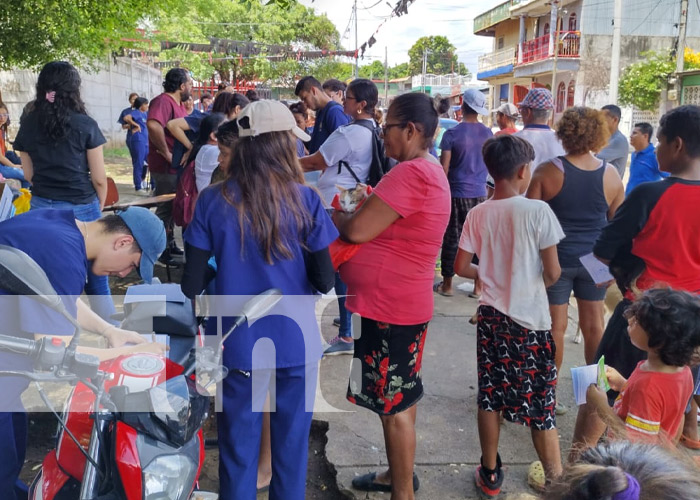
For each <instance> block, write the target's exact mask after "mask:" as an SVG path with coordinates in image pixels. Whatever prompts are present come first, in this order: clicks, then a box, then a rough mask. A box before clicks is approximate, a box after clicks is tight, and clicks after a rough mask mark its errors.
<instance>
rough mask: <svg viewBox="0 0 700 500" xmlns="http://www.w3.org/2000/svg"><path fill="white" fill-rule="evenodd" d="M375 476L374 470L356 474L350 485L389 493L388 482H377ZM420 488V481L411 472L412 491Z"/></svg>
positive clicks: (365, 489) (364, 489)
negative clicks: (361, 474)
mask: <svg viewBox="0 0 700 500" xmlns="http://www.w3.org/2000/svg"><path fill="white" fill-rule="evenodd" d="M376 478H377V473H376V472H370V473H369V474H365V475H363V476H358V477H356V478H354V479H353V480H352V487H353V488H355V489H356V490H360V491H383V492H385V493H391V485H390V484H381V483H377V482H375V481H374V480H375V479H376ZM418 488H420V481H418V476H417V475H416V473H415V472H414V473H413V491H418Z"/></svg>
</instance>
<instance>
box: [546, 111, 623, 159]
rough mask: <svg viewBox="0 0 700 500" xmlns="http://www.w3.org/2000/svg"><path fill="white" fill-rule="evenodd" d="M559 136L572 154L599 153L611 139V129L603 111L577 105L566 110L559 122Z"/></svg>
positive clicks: (567, 150)
mask: <svg viewBox="0 0 700 500" xmlns="http://www.w3.org/2000/svg"><path fill="white" fill-rule="evenodd" d="M557 137H559V140H560V141H561V145H562V146H564V150H565V151H566V152H567V153H568V154H571V155H580V154H584V153H588V152H590V151H592V152H594V153H597V152H598V151H600V150H601V149H603V148H604V147H605V146H606V145H607V144H608V140H609V139H610V129H609V128H608V125H607V123H606V121H605V118H604V114H603V112H602V111H598V110H597V109H593V108H586V107H583V106H575V107H573V108H569V109H567V110H566V111H564V114H563V115H562V117H561V119H560V120H559V123H558V124H557Z"/></svg>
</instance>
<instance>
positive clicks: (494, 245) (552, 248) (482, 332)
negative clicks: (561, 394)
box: [455, 135, 564, 498]
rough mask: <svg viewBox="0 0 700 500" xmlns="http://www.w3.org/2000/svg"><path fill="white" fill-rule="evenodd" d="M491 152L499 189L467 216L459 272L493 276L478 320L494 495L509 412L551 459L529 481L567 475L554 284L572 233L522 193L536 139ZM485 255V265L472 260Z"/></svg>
mask: <svg viewBox="0 0 700 500" xmlns="http://www.w3.org/2000/svg"><path fill="white" fill-rule="evenodd" d="M483 154H484V162H485V163H486V166H487V168H488V171H489V174H491V176H492V177H493V178H494V180H495V183H496V186H495V192H494V196H493V198H491V199H490V200H488V201H486V202H484V203H482V204H481V205H479V206H477V207H475V208H474V209H472V210H471V211H470V212H469V214H468V215H467V220H466V222H465V223H464V228H463V230H462V237H461V240H460V243H459V252H458V254H457V258H456V259H455V270H456V271H457V274H458V275H460V276H463V277H465V278H471V279H475V278H477V277H478V278H480V279H481V280H482V283H483V292H482V296H481V300H480V306H479V310H478V323H477V365H478V372H479V394H478V403H479V410H478V425H479V440H480V443H481V466H480V467H478V468H477V470H476V475H475V482H476V486H477V488H478V490H479V491H480V492H481V494H482V495H483V496H486V497H488V498H493V497H495V496H497V495H498V494H499V493H500V490H501V485H502V484H503V469H502V468H501V458H500V456H499V454H498V437H499V432H500V416H501V414H502V415H503V417H504V418H505V419H506V420H509V421H511V422H516V423H519V424H522V425H525V426H527V427H529V428H530V429H531V432H532V442H533V443H534V445H535V450H536V451H537V455H538V456H539V458H540V461H541V465H539V466H536V467H531V473H530V474H529V475H528V483H530V485H531V486H533V487H534V488H536V489H539V490H541V489H543V488H544V486H545V484H546V481H550V480H552V479H554V478H555V477H557V476H558V475H560V474H561V456H560V451H559V440H558V436H557V430H556V424H555V417H554V406H555V401H554V390H555V387H556V380H557V369H556V366H555V364H554V350H555V347H554V341H553V340H552V334H551V332H550V329H551V324H552V323H551V318H550V316H549V307H548V302H547V295H546V292H545V287H547V286H549V285H551V284H552V283H554V282H556V281H557V279H558V278H559V274H560V273H561V269H560V267H559V260H558V258H557V248H556V245H557V243H559V241H561V239H562V238H564V232H563V231H562V229H561V226H560V225H559V221H558V220H557V218H556V216H555V215H554V213H553V212H552V210H551V209H550V208H549V206H548V205H547V204H546V203H544V202H542V201H539V200H528V199H526V198H524V197H523V196H520V195H521V194H522V193H524V192H525V190H526V189H527V186H528V183H529V182H530V163H531V162H532V160H533V159H534V157H535V153H534V151H533V149H532V146H531V145H530V144H529V143H528V142H527V141H525V140H524V139H521V138H519V137H515V136H508V135H504V136H500V137H497V138H495V139H490V140H488V141H487V142H486V143H485V144H484V148H483ZM475 254H476V255H478V257H479V265H478V266H476V265H474V264H471V262H472V257H473V256H474V255H475ZM536 464H538V463H537V462H536ZM545 478H546V481H545Z"/></svg>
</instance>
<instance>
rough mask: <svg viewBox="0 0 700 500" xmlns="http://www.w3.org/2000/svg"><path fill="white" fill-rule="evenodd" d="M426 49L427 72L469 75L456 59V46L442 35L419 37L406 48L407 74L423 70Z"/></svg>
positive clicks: (414, 73)
mask: <svg viewBox="0 0 700 500" xmlns="http://www.w3.org/2000/svg"><path fill="white" fill-rule="evenodd" d="M426 51H427V62H428V64H427V72H428V73H433V74H436V75H444V74H448V73H458V74H460V75H465V76H466V75H469V70H468V69H467V68H466V66H464V64H462V63H460V62H459V61H458V60H457V47H455V46H454V45H452V44H451V43H450V41H449V40H448V39H447V37H444V36H424V37H421V38H419V39H418V40H417V41H416V43H414V44H413V46H412V47H411V48H410V49H408V57H409V62H408V70H409V74H411V75H418V74H420V73H422V72H423V55H424V54H425V52H426Z"/></svg>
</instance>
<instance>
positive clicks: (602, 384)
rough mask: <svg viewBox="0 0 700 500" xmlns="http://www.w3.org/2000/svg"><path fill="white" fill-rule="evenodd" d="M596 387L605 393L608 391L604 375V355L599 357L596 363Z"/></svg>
mask: <svg viewBox="0 0 700 500" xmlns="http://www.w3.org/2000/svg"><path fill="white" fill-rule="evenodd" d="M598 387H600V388H601V389H603V390H604V391H605V392H608V391H609V390H610V384H609V383H608V377H607V375H605V355H603V356H601V357H600V360H599V361H598Z"/></svg>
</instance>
